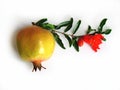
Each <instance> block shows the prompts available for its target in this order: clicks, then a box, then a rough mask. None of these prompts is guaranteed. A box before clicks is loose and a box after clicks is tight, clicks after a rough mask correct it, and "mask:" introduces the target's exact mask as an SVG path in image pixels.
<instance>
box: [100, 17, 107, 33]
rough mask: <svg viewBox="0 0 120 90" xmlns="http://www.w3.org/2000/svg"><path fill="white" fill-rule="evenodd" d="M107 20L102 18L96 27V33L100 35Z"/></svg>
mask: <svg viewBox="0 0 120 90" xmlns="http://www.w3.org/2000/svg"><path fill="white" fill-rule="evenodd" d="M106 21H107V18H104V19H103V20H102V21H101V22H100V25H99V27H98V33H102V29H103V26H104V25H105V24H106Z"/></svg>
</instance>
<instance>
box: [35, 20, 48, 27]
mask: <svg viewBox="0 0 120 90" xmlns="http://www.w3.org/2000/svg"><path fill="white" fill-rule="evenodd" d="M46 21H47V18H43V19H41V20H39V21H37V22H36V23H35V25H37V26H41V24H43V23H44V22H46Z"/></svg>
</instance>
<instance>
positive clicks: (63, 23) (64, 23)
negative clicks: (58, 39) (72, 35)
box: [55, 21, 70, 29]
mask: <svg viewBox="0 0 120 90" xmlns="http://www.w3.org/2000/svg"><path fill="white" fill-rule="evenodd" d="M69 23H70V21H65V22H61V23H60V24H58V25H56V27H55V29H60V28H61V27H64V26H67V25H69Z"/></svg>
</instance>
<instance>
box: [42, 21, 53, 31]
mask: <svg viewBox="0 0 120 90" xmlns="http://www.w3.org/2000/svg"><path fill="white" fill-rule="evenodd" d="M41 27H43V28H45V29H48V30H54V29H55V26H54V25H52V24H50V23H43V24H41Z"/></svg>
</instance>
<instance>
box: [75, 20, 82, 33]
mask: <svg viewBox="0 0 120 90" xmlns="http://www.w3.org/2000/svg"><path fill="white" fill-rule="evenodd" d="M80 24H81V20H79V21H78V22H77V23H76V25H75V27H74V29H73V34H75V33H76V32H77V30H78V28H79V26H80Z"/></svg>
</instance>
